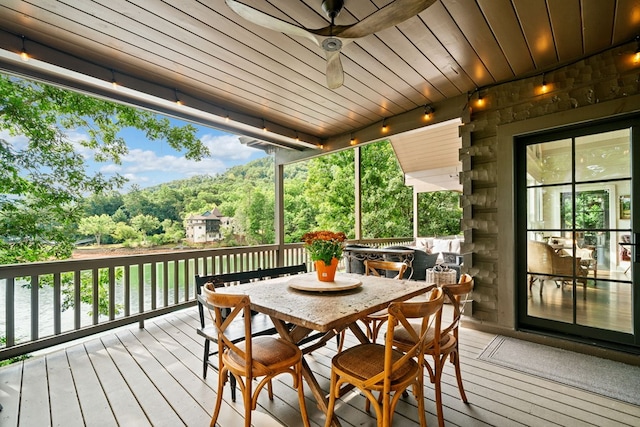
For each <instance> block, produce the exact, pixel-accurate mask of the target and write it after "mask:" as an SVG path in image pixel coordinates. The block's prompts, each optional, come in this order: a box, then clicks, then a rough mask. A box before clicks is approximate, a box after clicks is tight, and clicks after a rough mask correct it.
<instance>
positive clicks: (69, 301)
mask: <svg viewBox="0 0 640 427" xmlns="http://www.w3.org/2000/svg"><path fill="white" fill-rule="evenodd" d="M123 274H124V272H123V270H122V268H116V269H115V280H116V281H118V280H121V279H122V276H123ZM60 282H61V288H62V289H61V291H62V292H61V293H62V311H65V310H68V309H70V308H73V307H74V306H75V304H74V289H75V286H74V282H73V273H63V274H61V275H60ZM140 286H142V285H140ZM93 296H94V291H93V272H92V271H89V270H85V271H81V272H80V302H81V303H84V304H87V305H89V306H91V307H93ZM113 298H115V295H113ZM121 310H122V305H121V304H116V305H115V310H114V314H119V313H120V311H121ZM87 314H89V315H90V316H91V315H93V310H89V311H88V312H87ZM98 314H100V315H102V316H108V315H109V271H108V269H106V268H103V269H100V270H98Z"/></svg>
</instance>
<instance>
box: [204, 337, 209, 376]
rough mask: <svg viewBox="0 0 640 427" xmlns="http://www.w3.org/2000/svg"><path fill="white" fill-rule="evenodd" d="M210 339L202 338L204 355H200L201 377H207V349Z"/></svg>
mask: <svg viewBox="0 0 640 427" xmlns="http://www.w3.org/2000/svg"><path fill="white" fill-rule="evenodd" d="M210 346H211V341H209V340H207V339H205V340H204V356H203V357H202V378H204V379H206V378H207V368H208V367H209V349H210Z"/></svg>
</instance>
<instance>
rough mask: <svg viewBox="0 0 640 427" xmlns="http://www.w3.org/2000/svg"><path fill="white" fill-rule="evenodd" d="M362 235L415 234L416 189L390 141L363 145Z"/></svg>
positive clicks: (368, 236) (404, 235) (398, 235)
mask: <svg viewBox="0 0 640 427" xmlns="http://www.w3.org/2000/svg"><path fill="white" fill-rule="evenodd" d="M361 159H362V168H361V169H362V172H361V173H362V185H361V203H362V235H363V237H364V238H383V237H406V236H413V190H412V189H411V187H407V186H406V185H404V174H403V172H402V169H401V168H400V165H399V164H398V161H397V159H396V155H395V153H394V152H393V147H392V146H391V143H390V142H389V141H380V142H377V143H374V144H369V145H366V146H364V147H363V148H362V154H361Z"/></svg>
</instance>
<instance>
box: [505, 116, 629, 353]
mask: <svg viewBox="0 0 640 427" xmlns="http://www.w3.org/2000/svg"><path fill="white" fill-rule="evenodd" d="M637 122H638V120H637V119H636V120H633V119H625V120H620V121H618V122H610V123H606V124H598V125H594V126H590V127H588V126H581V127H579V128H577V127H576V128H570V129H565V130H561V131H557V132H553V133H546V134H538V135H532V136H527V137H522V138H518V139H517V141H516V144H517V156H518V159H517V164H518V172H517V183H518V192H517V194H518V197H517V207H516V212H517V213H518V214H517V219H518V220H517V224H518V246H517V247H518V257H517V259H519V260H521V263H520V264H521V265H519V268H518V270H517V271H518V277H517V280H516V282H517V284H516V286H517V295H518V320H519V326H520V327H521V328H532V329H539V330H543V331H548V332H553V333H562V334H569V335H575V336H577V337H583V338H585V337H586V338H593V339H597V340H599V341H602V342H605V343H606V342H609V343H616V344H623V345H633V346H639V344H640V343H639V341H638V329H639V328H638V325H639V320H640V319H639V315H638V311H639V310H638V299H639V298H638V295H637V294H638V290H637V287H635V286H634V283H638V280H636V279H634V278H635V276H636V275H637V274H638V273H639V272H640V269H637V268H635V263H634V256H635V250H634V246H633V244H634V243H635V239H634V236H635V232H636V231H637V230H635V227H634V225H636V226H637V224H639V223H640V221H638V220H637V219H636V218H637V217H638V212H636V209H633V203H632V201H633V200H634V197H633V195H634V194H636V193H637V189H636V188H635V186H636V180H637V179H638V178H639V177H640V176H637V175H636V174H635V173H634V170H635V169H637V168H638V165H640V161H638V159H637V158H638V155H639V154H638V152H639V151H640V150H638V149H635V150H634V140H636V138H637V135H638V127H637ZM634 135H635V138H634ZM638 142H640V141H637V140H636V143H638ZM634 165H635V166H634ZM636 200H638V199H636ZM639 243H640V242H639ZM634 288H635V289H634Z"/></svg>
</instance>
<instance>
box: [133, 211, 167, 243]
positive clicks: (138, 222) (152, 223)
mask: <svg viewBox="0 0 640 427" xmlns="http://www.w3.org/2000/svg"><path fill="white" fill-rule="evenodd" d="M131 226H132V227H133V228H134V229H136V230H138V231H140V232H141V233H142V241H143V242H146V241H147V236H148V235H149V234H150V233H151V232H152V231H155V230H156V229H157V228H158V227H160V221H159V220H158V218H156V217H154V216H151V215H142V214H140V215H136V216H134V217H133V218H131Z"/></svg>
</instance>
